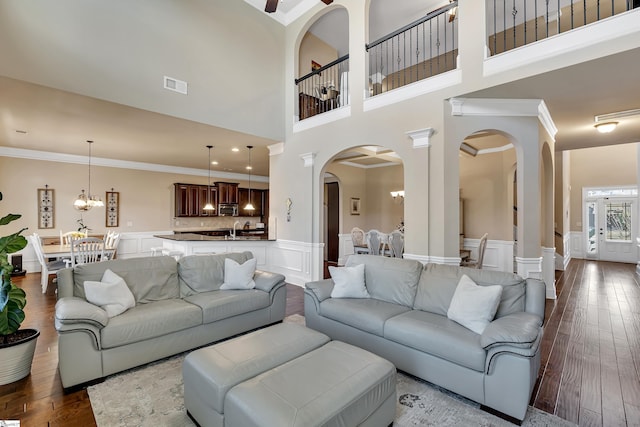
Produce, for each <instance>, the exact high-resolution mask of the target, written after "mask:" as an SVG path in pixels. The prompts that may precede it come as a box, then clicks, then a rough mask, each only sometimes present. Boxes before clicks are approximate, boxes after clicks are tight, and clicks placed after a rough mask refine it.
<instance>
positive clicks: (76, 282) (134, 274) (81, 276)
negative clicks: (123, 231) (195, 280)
mask: <svg viewBox="0 0 640 427" xmlns="http://www.w3.org/2000/svg"><path fill="white" fill-rule="evenodd" d="M107 269H109V270H111V271H113V272H114V273H116V274H117V275H118V276H120V277H122V278H123V279H124V281H125V282H126V283H127V286H128V287H129V289H130V290H131V293H133V296H134V297H135V298H136V303H137V304H146V303H149V302H153V301H161V300H166V299H171V298H178V297H179V296H180V287H179V282H178V268H177V263H176V260H175V259H173V258H172V257H170V256H161V257H143V258H130V259H114V260H111V261H103V262H94V263H90V264H81V265H77V266H75V267H74V269H73V286H74V290H73V294H74V296H78V297H81V298H85V299H86V295H85V293H84V282H85V281H87V280H92V281H96V282H99V281H100V280H101V279H102V275H103V274H104V272H105V271H106V270H107Z"/></svg>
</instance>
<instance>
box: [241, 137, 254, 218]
mask: <svg viewBox="0 0 640 427" xmlns="http://www.w3.org/2000/svg"><path fill="white" fill-rule="evenodd" d="M247 148H248V149H249V166H248V167H247V169H249V201H247V204H246V205H245V207H244V210H245V211H253V210H255V209H256V208H254V207H253V205H252V204H251V170H252V169H253V166H252V165H251V149H252V148H253V145H247Z"/></svg>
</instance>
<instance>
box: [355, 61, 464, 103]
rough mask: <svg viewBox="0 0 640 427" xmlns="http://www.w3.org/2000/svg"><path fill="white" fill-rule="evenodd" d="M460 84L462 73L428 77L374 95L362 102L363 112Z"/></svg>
mask: <svg viewBox="0 0 640 427" xmlns="http://www.w3.org/2000/svg"><path fill="white" fill-rule="evenodd" d="M460 83H462V71H460V70H459V69H458V70H451V71H447V72H446V73H442V74H438V75H437V76H433V77H429V78H428V79H423V80H420V81H418V82H415V83H411V84H408V85H405V86H402V87H399V88H397V89H393V90H390V91H388V92H384V93H381V94H380V95H375V96H373V97H370V98H366V99H365V100H364V105H363V110H364V111H371V110H375V109H377V108H382V107H386V106H387V105H391V104H396V103H398V102H401V101H406V100H407V99H412V98H415V97H417V96H421V95H425V94H427V93H431V92H435V91H437V90H440V89H444V88H446V87H449V86H455V85H457V84H460Z"/></svg>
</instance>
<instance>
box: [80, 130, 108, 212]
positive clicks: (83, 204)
mask: <svg viewBox="0 0 640 427" xmlns="http://www.w3.org/2000/svg"><path fill="white" fill-rule="evenodd" d="M87 143H88V144H89V186H88V187H87V193H86V194H85V192H84V190H82V192H81V193H80V194H79V195H78V198H77V199H76V201H75V202H73V207H74V208H76V209H77V210H79V211H88V210H89V209H91V208H92V207H94V206H97V207H103V206H104V202H103V201H102V199H100V197H98V196H92V195H91V144H93V141H90V140H87Z"/></svg>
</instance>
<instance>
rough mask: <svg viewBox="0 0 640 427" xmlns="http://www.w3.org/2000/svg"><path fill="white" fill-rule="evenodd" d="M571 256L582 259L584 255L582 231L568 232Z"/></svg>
mask: <svg viewBox="0 0 640 427" xmlns="http://www.w3.org/2000/svg"><path fill="white" fill-rule="evenodd" d="M569 239H570V247H571V257H572V258H578V259H584V258H585V256H586V252H585V250H584V249H585V244H584V233H583V232H582V231H570V232H569Z"/></svg>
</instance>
